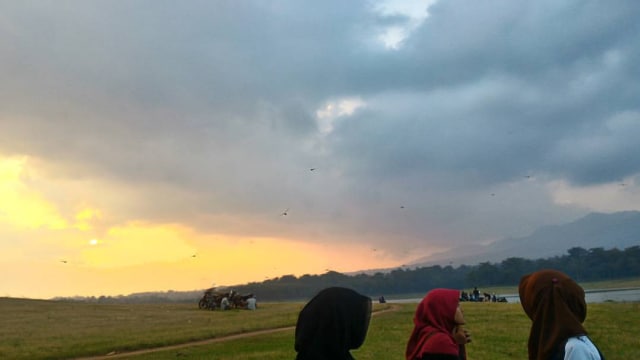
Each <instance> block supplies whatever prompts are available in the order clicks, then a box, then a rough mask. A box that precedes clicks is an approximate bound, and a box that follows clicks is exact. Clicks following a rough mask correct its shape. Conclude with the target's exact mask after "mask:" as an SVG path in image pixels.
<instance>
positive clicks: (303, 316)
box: [295, 287, 371, 360]
mask: <svg viewBox="0 0 640 360" xmlns="http://www.w3.org/2000/svg"><path fill="white" fill-rule="evenodd" d="M370 318H371V299H370V298H369V297H366V296H364V295H361V294H359V293H357V292H355V291H354V290H351V289H347V288H342V287H330V288H327V289H324V290H322V291H320V292H319V293H318V294H317V295H316V296H315V297H313V299H311V300H310V301H309V302H308V303H307V304H306V305H305V306H304V308H303V309H302V311H300V314H299V315H298V322H297V324H296V333H295V350H296V352H297V353H298V355H297V356H296V360H353V357H352V356H351V353H350V352H349V351H350V350H352V349H357V348H359V347H360V346H361V345H362V343H363V342H364V339H365V337H366V336H367V329H368V328H369V320H370Z"/></svg>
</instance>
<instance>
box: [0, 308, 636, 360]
mask: <svg viewBox="0 0 640 360" xmlns="http://www.w3.org/2000/svg"><path fill="white" fill-rule="evenodd" d="M302 306H303V304H302V303H277V304H260V308H259V309H258V310H257V311H247V310H232V311H226V312H221V311H205V310H199V309H197V307H196V305H184V304H164V305H163V304H149V305H145V304H132V305H109V304H88V303H74V302H54V301H44V300H24V299H7V298H0V324H1V325H0V358H2V359H72V358H80V357H88V356H92V355H104V354H108V353H111V352H114V351H115V352H117V353H120V352H125V351H131V350H135V349H144V348H154V347H160V346H166V345H171V344H181V343H185V342H189V341H195V340H202V339H209V338H214V337H222V336H225V335H228V334H238V333H247V332H251V331H255V330H259V329H271V328H283V327H291V326H293V325H295V321H296V318H297V314H298V312H299V311H300V309H301V308H302ZM390 306H393V307H394V310H393V311H387V312H384V313H380V314H378V315H376V316H374V317H373V318H372V320H371V325H370V328H369V332H368V335H367V339H366V341H365V343H364V345H363V346H362V347H361V348H360V349H358V350H356V351H353V354H354V356H355V357H356V359H358V360H366V359H390V360H393V359H398V360H401V359H403V358H404V355H403V354H404V348H405V345H406V341H407V338H408V336H409V334H410V332H411V329H412V316H413V312H414V309H415V306H416V304H393V305H390V304H385V305H379V304H375V306H374V310H375V311H377V310H381V309H385V308H389V307H390ZM463 307H464V311H465V317H466V319H467V324H468V329H469V330H470V331H471V332H472V334H473V342H472V343H471V344H470V345H469V346H468V355H469V359H470V360H484V359H492V360H493V359H524V358H526V339H527V335H528V330H529V320H528V319H527V318H526V316H525V315H524V313H523V312H522V309H521V308H520V305H519V304H503V303H463ZM586 327H587V329H588V330H590V333H591V337H592V338H593V340H594V341H595V342H596V344H597V345H598V346H599V347H600V348H601V350H602V351H603V352H604V353H605V355H607V358H608V359H634V358H638V357H640V347H638V345H637V344H638V342H637V334H638V332H639V331H640V303H602V304H590V305H589V315H588V317H587V321H586ZM293 332H294V330H293V329H291V328H289V329H286V330H282V331H278V332H275V333H270V334H262V335H259V336H251V337H247V338H240V339H235V340H230V341H225V342H219V343H212V344H205V345H199V346H186V347H182V348H178V349H171V350H164V351H157V352H153V353H147V354H139V355H128V356H124V357H120V359H176V358H181V359H182V358H186V359H189V358H190V359H237V360H243V359H261V360H264V359H274V360H275V359H293V358H294V357H295V352H294V350H293Z"/></svg>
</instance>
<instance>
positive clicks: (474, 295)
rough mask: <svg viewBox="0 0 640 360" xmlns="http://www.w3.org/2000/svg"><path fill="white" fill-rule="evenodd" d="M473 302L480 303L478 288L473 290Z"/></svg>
mask: <svg viewBox="0 0 640 360" xmlns="http://www.w3.org/2000/svg"><path fill="white" fill-rule="evenodd" d="M473 301H480V290H478V287H474V288H473Z"/></svg>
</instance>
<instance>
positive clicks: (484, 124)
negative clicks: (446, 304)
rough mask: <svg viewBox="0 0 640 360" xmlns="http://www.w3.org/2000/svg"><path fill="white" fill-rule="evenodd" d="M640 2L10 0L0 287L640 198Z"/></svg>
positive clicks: (241, 266) (400, 245)
mask: <svg viewBox="0 0 640 360" xmlns="http://www.w3.org/2000/svg"><path fill="white" fill-rule="evenodd" d="M638 13H640V2H637V1H634V0H629V1H623V0H620V1H584V0H581V1H572V0H567V1H556V0H541V1H535V2H531V1H519V0H518V1H514V0H487V1H466V0H465V1H462V0H428V1H427V0H425V1H393V0H386V1H356V0H354V1H343V0H325V1H298V0H272V1H263V0H254V1H251V0H246V1H224V0H220V1H198V0H187V1H180V2H174V1H157V0H134V1H106V0H105V1H102V0H97V1H82V0H62V1H52V0H50V1H47V0H45V1H12V0H0V54H1V55H0V79H2V81H1V82H0V199H1V201H0V253H2V255H3V256H2V259H1V260H0V272H1V273H2V274H3V276H2V278H1V279H0V296H12V297H31V298H51V297H55V296H76V295H79V296H99V295H120V294H125V295H126V294H130V293H134V292H143V291H166V290H176V291H183V290H197V289H205V288H208V287H211V286H224V285H234V284H242V283H246V282H252V281H262V280H264V279H269V278H274V277H278V276H282V275H289V274H292V275H296V276H300V275H304V274H322V273H324V272H326V271H328V270H334V271H339V272H350V271H357V270H364V269H376V268H392V267H400V266H402V265H404V264H408V263H411V262H412V261H415V260H416V259H420V258H424V257H428V256H431V255H433V254H437V253H439V252H444V251H447V250H449V249H455V248H459V247H464V246H466V245H472V244H473V245H478V244H489V243H491V242H493V241H497V240H500V239H503V238H507V237H516V236H526V235H528V234H530V233H531V232H533V231H534V230H535V229H537V228H539V227H541V226H546V225H553V224H562V223H566V222H569V221H573V220H575V219H577V218H579V217H582V216H584V215H586V214H588V213H590V212H616V211H623V210H640V141H638V139H640V82H638V79H640V66H639V65H638V64H640V22H638V21H637V16H636V15H637V14H638Z"/></svg>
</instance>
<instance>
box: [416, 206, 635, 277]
mask: <svg viewBox="0 0 640 360" xmlns="http://www.w3.org/2000/svg"><path fill="white" fill-rule="evenodd" d="M639 244H640V211H621V212H615V213H597V212H593V213H590V214H587V215H585V216H583V217H581V218H579V219H577V220H574V221H572V222H569V223H565V224H557V225H548V226H543V227H540V228H538V229H536V230H535V231H534V232H533V233H531V234H530V235H527V236H523V237H510V238H505V239H501V240H497V241H494V242H492V243H490V244H487V245H478V246H474V247H473V248H471V249H469V247H465V248H462V247H458V248H454V249H451V250H449V251H446V252H442V253H438V254H435V255H432V256H428V257H423V258H420V259H417V260H414V261H412V262H411V263H410V267H420V266H433V265H475V264H479V263H481V262H494V263H495V262H501V261H502V260H505V259H507V258H510V257H520V258H526V259H536V258H547V257H553V256H560V255H563V254H564V253H566V251H567V250H569V249H570V248H573V247H581V248H584V249H591V248H598V247H602V248H606V249H609V248H619V249H624V248H627V247H630V246H634V245H639Z"/></svg>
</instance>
